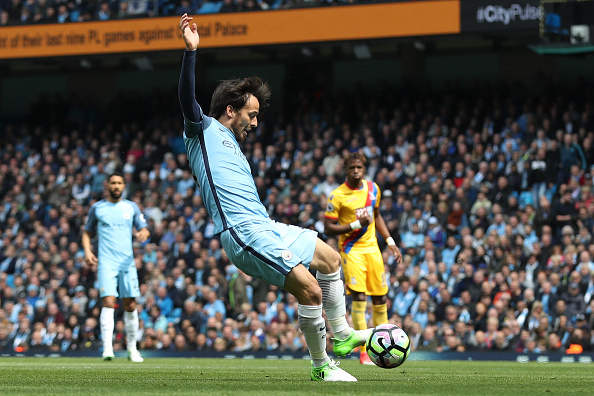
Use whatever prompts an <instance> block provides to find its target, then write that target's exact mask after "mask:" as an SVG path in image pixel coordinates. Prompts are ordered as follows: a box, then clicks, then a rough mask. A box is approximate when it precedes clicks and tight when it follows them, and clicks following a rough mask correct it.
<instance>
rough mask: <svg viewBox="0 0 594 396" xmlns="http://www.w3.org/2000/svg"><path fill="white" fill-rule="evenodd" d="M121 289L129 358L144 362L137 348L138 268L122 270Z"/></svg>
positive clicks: (135, 361)
mask: <svg viewBox="0 0 594 396" xmlns="http://www.w3.org/2000/svg"><path fill="white" fill-rule="evenodd" d="M119 280H120V285H121V287H120V289H121V294H122V300H123V302H124V326H125V327H126V345H127V350H128V360H130V361H132V362H134V363H142V362H143V361H144V359H143V358H142V356H141V355H140V352H138V349H137V348H136V338H137V333H138V325H139V323H138V311H137V310H136V297H138V296H140V289H139V287H138V273H137V272H136V268H133V269H130V270H129V271H126V272H124V271H122V272H120V278H119Z"/></svg>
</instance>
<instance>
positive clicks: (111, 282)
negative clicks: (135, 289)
mask: <svg viewBox="0 0 594 396" xmlns="http://www.w3.org/2000/svg"><path fill="white" fill-rule="evenodd" d="M117 277H118V271H117V269H109V268H105V266H101V265H100V266H99V268H98V270H97V281H98V284H99V296H100V297H101V298H102V308H101V314H100V316H99V321H100V328H101V341H102V343H103V355H102V356H103V360H113V358H114V356H115V355H114V353H113V329H114V317H113V315H114V308H115V303H116V298H117V296H118V290H117V285H118V278H117Z"/></svg>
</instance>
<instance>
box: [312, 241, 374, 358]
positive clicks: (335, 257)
mask: <svg viewBox="0 0 594 396" xmlns="http://www.w3.org/2000/svg"><path fill="white" fill-rule="evenodd" d="M310 268H312V269H314V270H316V271H317V274H316V278H317V280H318V283H319V284H320V287H321V288H322V304H323V305H324V310H325V311H326V317H327V318H328V322H329V323H330V326H332V330H333V331H334V338H333V342H334V348H333V349H334V353H335V354H336V355H337V356H346V355H348V354H350V353H351V352H352V351H353V349H355V348H356V347H358V346H361V345H364V344H365V342H366V341H367V338H368V337H369V334H370V333H371V329H366V330H353V329H352V328H350V327H349V325H348V323H347V321H346V303H345V291H344V283H343V282H342V279H341V278H340V255H339V254H338V253H337V252H335V251H334V249H332V248H331V247H330V246H329V245H327V244H326V243H324V242H323V241H322V240H320V239H318V240H317V243H316V250H315V253H314V256H313V259H312V261H311V265H310Z"/></svg>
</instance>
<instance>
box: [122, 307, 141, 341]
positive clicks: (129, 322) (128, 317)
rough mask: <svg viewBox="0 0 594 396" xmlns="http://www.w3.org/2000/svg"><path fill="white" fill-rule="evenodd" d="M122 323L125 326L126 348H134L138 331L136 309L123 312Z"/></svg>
mask: <svg viewBox="0 0 594 396" xmlns="http://www.w3.org/2000/svg"><path fill="white" fill-rule="evenodd" d="M124 324H125V326H126V343H127V344H128V348H127V349H128V350H129V351H132V350H135V349H136V333H137V332H138V311H136V310H134V311H132V312H128V311H126V312H124Z"/></svg>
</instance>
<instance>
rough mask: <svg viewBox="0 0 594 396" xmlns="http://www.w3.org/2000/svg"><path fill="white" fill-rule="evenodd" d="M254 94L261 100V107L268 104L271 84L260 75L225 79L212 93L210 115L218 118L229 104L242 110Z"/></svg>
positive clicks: (237, 109)
mask: <svg viewBox="0 0 594 396" xmlns="http://www.w3.org/2000/svg"><path fill="white" fill-rule="evenodd" d="M251 95H253V96H255V97H256V99H258V102H260V109H263V108H265V107H266V106H268V99H269V98H270V86H269V85H268V83H267V82H266V81H264V80H262V79H261V78H260V77H248V78H244V79H239V78H236V79H232V80H224V81H221V82H220V83H219V85H218V86H217V87H216V88H215V91H214V93H213V94H212V100H211V102H210V114H209V116H211V117H213V118H216V119H218V118H219V117H221V116H222V115H223V114H225V112H226V111H227V106H231V107H233V109H235V110H236V111H240V110H241V109H242V108H243V107H244V106H245V105H246V103H247V102H248V100H249V98H250V96H251Z"/></svg>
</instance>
